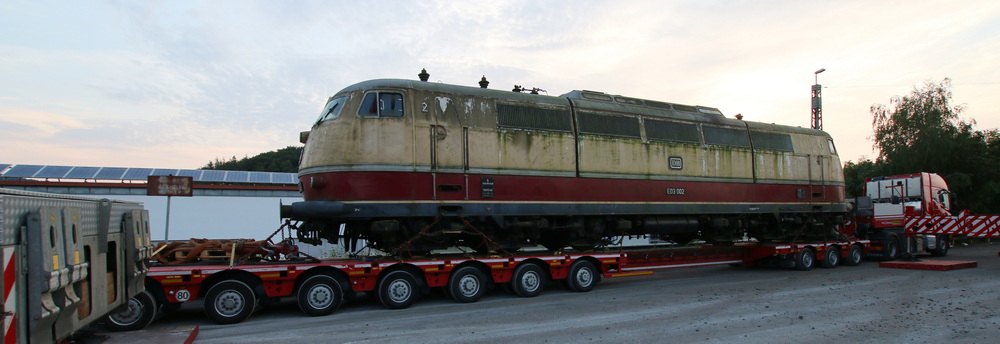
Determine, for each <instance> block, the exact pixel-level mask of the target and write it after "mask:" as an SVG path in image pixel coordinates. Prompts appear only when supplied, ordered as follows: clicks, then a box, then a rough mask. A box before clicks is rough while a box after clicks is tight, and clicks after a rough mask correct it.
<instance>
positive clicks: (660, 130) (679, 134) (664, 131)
mask: <svg viewBox="0 0 1000 344" xmlns="http://www.w3.org/2000/svg"><path fill="white" fill-rule="evenodd" d="M645 124H646V137H648V138H649V139H650V140H663V141H673V142H682V143H695V144H698V143H701V140H700V138H699V135H698V125H696V124H693V123H676V122H667V121H658V120H654V119H646V120H645Z"/></svg>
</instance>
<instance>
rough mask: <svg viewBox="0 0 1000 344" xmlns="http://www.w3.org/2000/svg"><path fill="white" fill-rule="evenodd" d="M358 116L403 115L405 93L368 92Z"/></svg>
mask: <svg viewBox="0 0 1000 344" xmlns="http://www.w3.org/2000/svg"><path fill="white" fill-rule="evenodd" d="M358 117H366V118H372V117H396V118H398V117H403V95H402V94H400V93H395V92H368V93H367V94H365V98H364V99H363V100H362V101H361V108H360V109H358Z"/></svg>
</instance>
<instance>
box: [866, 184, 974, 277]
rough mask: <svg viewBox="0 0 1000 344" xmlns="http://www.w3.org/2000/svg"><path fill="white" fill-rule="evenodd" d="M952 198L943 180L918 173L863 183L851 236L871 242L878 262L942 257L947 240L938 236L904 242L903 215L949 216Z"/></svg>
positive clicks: (920, 236) (946, 248) (945, 237)
mask: <svg viewBox="0 0 1000 344" xmlns="http://www.w3.org/2000/svg"><path fill="white" fill-rule="evenodd" d="M953 200H954V196H953V195H952V193H951V191H949V190H948V184H947V183H946V182H945V180H944V178H942V177H941V176H939V175H937V174H936V173H928V172H920V173H911V174H901V175H894V176H884V177H873V178H868V179H866V180H865V195H864V196H860V197H858V198H857V199H855V205H856V208H857V209H856V211H857V214H858V215H857V219H858V221H857V222H858V223H857V229H856V231H855V235H857V236H859V237H862V238H865V239H869V240H872V252H873V253H874V255H876V256H878V257H879V258H883V259H886V260H891V259H895V258H899V257H900V255H901V253H902V252H904V250H905V251H907V252H911V253H929V254H931V255H934V256H944V255H945V254H947V252H948V246H949V245H950V242H951V238H950V237H949V236H948V235H941V234H918V235H915V236H913V237H911V238H910V240H909V241H907V240H906V238H905V236H904V233H903V223H904V215H906V214H909V215H933V216H951V209H952V206H953V204H952V203H953Z"/></svg>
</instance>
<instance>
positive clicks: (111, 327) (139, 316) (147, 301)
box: [104, 291, 156, 332]
mask: <svg viewBox="0 0 1000 344" xmlns="http://www.w3.org/2000/svg"><path fill="white" fill-rule="evenodd" d="M155 316H156V300H155V299H153V295H152V294H150V293H149V292H148V291H143V292H141V293H139V294H136V295H135V296H133V297H131V298H129V299H128V301H126V302H125V305H123V308H122V310H121V311H120V312H117V313H111V314H108V315H107V316H105V317H104V328H106V329H107V330H108V331H111V332H121V331H135V330H141V329H144V328H146V326H149V324H151V323H152V322H153V318H154V317H155Z"/></svg>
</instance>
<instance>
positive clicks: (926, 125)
mask: <svg viewBox="0 0 1000 344" xmlns="http://www.w3.org/2000/svg"><path fill="white" fill-rule="evenodd" d="M951 95H952V93H951V79H944V80H943V81H942V82H941V83H934V82H931V81H926V82H925V83H924V88H923V89H917V88H916V87H914V89H913V92H911V93H910V95H908V96H904V97H900V96H894V97H892V99H891V101H890V103H891V104H892V107H887V106H885V105H883V104H875V105H872V107H871V113H872V116H873V118H874V119H873V121H872V126H873V128H874V129H873V137H874V140H875V143H874V148H875V149H877V150H878V152H879V156H878V159H877V160H876V161H880V162H883V163H885V164H886V165H887V168H888V170H889V171H890V172H891V173H909V172H919V171H921V170H923V169H927V168H930V167H938V166H937V165H938V164H939V163H940V162H941V161H942V159H943V158H945V157H947V156H948V155H950V154H951V152H953V151H954V149H955V145H956V142H954V141H953V140H949V138H954V137H956V135H957V134H958V132H959V127H960V126H969V127H970V128H971V124H970V123H965V122H962V121H961V120H960V119H959V115H961V113H962V112H963V111H964V107H962V106H952V105H951V104H950V100H951Z"/></svg>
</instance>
